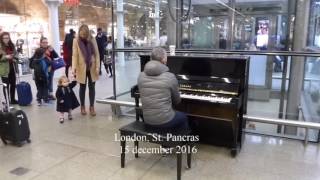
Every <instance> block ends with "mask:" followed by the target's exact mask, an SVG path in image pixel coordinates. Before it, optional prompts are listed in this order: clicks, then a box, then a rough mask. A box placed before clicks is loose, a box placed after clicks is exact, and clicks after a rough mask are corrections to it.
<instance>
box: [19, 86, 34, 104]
mask: <svg viewBox="0 0 320 180" xmlns="http://www.w3.org/2000/svg"><path fill="white" fill-rule="evenodd" d="M17 93H18V103H19V105H20V106H28V105H30V104H31V102H32V91H31V86H30V84H29V83H27V82H25V81H21V82H19V83H18V84H17Z"/></svg>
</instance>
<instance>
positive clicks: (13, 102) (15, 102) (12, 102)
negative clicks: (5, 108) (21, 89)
mask: <svg viewBox="0 0 320 180" xmlns="http://www.w3.org/2000/svg"><path fill="white" fill-rule="evenodd" d="M10 104H18V101H17V100H15V99H14V100H12V101H11V102H10Z"/></svg>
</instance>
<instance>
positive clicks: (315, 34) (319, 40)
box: [308, 0, 320, 47]
mask: <svg viewBox="0 0 320 180" xmlns="http://www.w3.org/2000/svg"><path fill="white" fill-rule="evenodd" d="M319 15H320V1H319V0H311V3H310V17H309V29H308V30H309V32H308V33H309V34H308V46H316V47H320V16H319Z"/></svg>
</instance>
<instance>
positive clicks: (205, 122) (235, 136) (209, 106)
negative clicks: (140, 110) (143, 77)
mask: <svg viewBox="0 0 320 180" xmlns="http://www.w3.org/2000/svg"><path fill="white" fill-rule="evenodd" d="M140 60H141V61H140V64H141V71H143V69H144V65H145V64H146V63H147V62H148V61H149V60H150V56H148V55H141V56H140ZM167 66H168V67H169V70H170V72H172V73H174V74H175V75H176V77H177V79H178V82H179V90H180V95H181V99H182V101H181V103H180V104H179V105H177V106H176V107H175V109H176V110H178V111H182V112H185V113H186V114H187V115H188V118H189V123H190V126H191V128H192V131H193V134H194V135H199V138H200V142H203V143H207V144H213V145H219V146H226V147H230V148H231V155H232V156H236V155H237V153H238V152H239V150H240V149H241V144H242V142H243V137H242V136H243V135H242V129H243V127H244V126H245V122H244V119H243V114H245V113H246V109H247V97H248V96H247V94H248V73H249V57H244V56H220V57H219V56H168V61H167ZM131 94H132V96H133V97H135V99H136V102H139V100H138V99H139V97H140V96H139V90H138V89H137V88H133V90H132V92H131Z"/></svg>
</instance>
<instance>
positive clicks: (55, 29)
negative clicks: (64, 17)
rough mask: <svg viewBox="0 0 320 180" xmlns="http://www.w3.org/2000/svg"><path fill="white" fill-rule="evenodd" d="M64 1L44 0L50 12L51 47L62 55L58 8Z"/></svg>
mask: <svg viewBox="0 0 320 180" xmlns="http://www.w3.org/2000/svg"><path fill="white" fill-rule="evenodd" d="M62 2H63V1H62V0H44V3H45V4H46V5H47V7H48V12H49V33H50V35H49V37H48V38H49V39H48V40H49V42H50V44H51V46H52V47H53V48H54V49H55V50H56V51H57V53H58V54H60V35H59V13H58V8H59V6H60V4H61V3H62Z"/></svg>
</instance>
